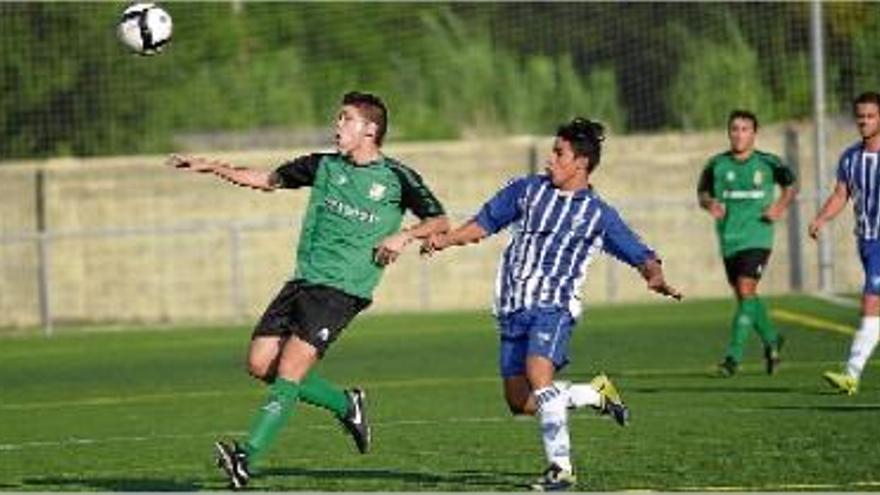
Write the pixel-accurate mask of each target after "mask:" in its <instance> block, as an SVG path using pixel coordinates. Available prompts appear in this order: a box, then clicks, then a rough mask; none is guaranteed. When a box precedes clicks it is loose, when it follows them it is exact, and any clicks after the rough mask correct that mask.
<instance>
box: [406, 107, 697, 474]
mask: <svg viewBox="0 0 880 495" xmlns="http://www.w3.org/2000/svg"><path fill="white" fill-rule="evenodd" d="M603 140H604V129H603V127H602V125H601V124H599V123H597V122H593V121H590V120H587V119H584V118H576V119H574V120H572V121H571V122H569V123H567V124H565V125H562V126H561V127H559V129H558V130H557V133H556V139H555V141H554V144H553V149H552V152H551V154H550V156H549V158H548V159H547V164H546V174H544V175H530V176H526V177H521V178H517V179H514V180H513V181H511V182H510V183H509V184H508V185H507V186H506V187H504V188H503V189H501V190H500V191H499V192H498V193H496V194H495V196H494V197H493V198H491V199H490V200H489V201H488V202H487V203H486V204H485V205H483V207H482V209H481V210H480V211H479V213H478V214H477V215H476V216H475V217H474V218H473V219H471V220H470V221H468V222H466V223H465V224H463V225H462V226H460V227H458V228H457V229H455V230H454V231H452V232H449V233H448V234H442V235H436V236H433V237H431V238H430V239H428V240H427V241H426V243H425V245H424V246H423V251H425V252H427V253H431V252H433V251H441V250H443V249H446V248H448V247H450V246H463V245H466V244H470V243H475V242H479V241H480V240H481V239H483V238H485V237H487V236H489V235H492V234H495V233H497V232H499V231H501V230H502V229H504V228H505V227H508V226H510V234H511V238H510V243H509V244H508V245H507V248H506V249H505V251H504V254H503V256H502V259H501V265H500V267H499V270H498V277H497V280H496V284H495V304H494V306H495V307H494V312H495V315H496V318H497V321H498V327H499V330H500V347H501V348H500V363H499V364H500V371H501V375H502V378H503V385H504V395H505V398H506V400H507V404H508V406H509V407H510V410H511V412H512V413H513V414H529V415H537V417H538V419H539V422H540V431H541V437H542V441H543V444H544V451H545V454H546V457H547V462H548V464H549V466H548V467H547V469H546V470H545V471H544V473H543V475H542V476H541V477H540V478H539V479H538V480H537V481H536V482H535V483H534V484H533V485H531V487H532V488H533V489H535V490H546V491H550V490H565V489H568V488H570V487H572V486H573V485H574V484H575V482H576V478H575V473H574V468H573V466H572V462H571V457H570V437H569V431H568V412H567V411H568V409H575V408H581V407H586V406H591V407H593V408H595V409H596V410H598V411H599V412H600V413H603V414H609V415H611V416H612V417H613V418H614V420H615V421H617V423H618V424H620V425H621V426H623V425H625V424H626V423H627V421H628V417H629V411H628V409H627V408H626V406H625V405H624V404H623V402H622V401H621V399H620V395H619V394H618V393H617V391H616V390H615V388H614V385H613V384H612V383H611V382H610V381H609V380H608V378H607V377H606V376H605V375H599V376H597V377H596V378H594V379H593V380H592V381H591V382H590V383H583V384H571V383H566V382H560V381H554V374H555V372H556V371H558V370H560V369H561V368H562V367H564V366H565V365H566V364H567V363H568V344H569V339H570V337H571V333H572V331H573V330H574V328H575V324H576V320H577V318H578V316H579V315H580V313H581V295H580V293H581V288H582V286H583V282H584V279H585V276H586V270H587V267H588V266H589V264H590V262H591V261H592V260H593V258H594V257H595V255H596V254H597V253H598V252H599V251H600V250H605V251H606V252H608V253H610V254H611V255H613V256H614V257H616V258H618V259H619V260H621V261H623V262H625V263H627V264H629V265H631V266H633V267H636V268H637V269H638V270H639V272H640V273H641V275H642V276H643V277H644V278H645V280H646V281H647V283H648V288H649V289H651V290H654V291H656V292H658V293H660V294H663V295H667V296H671V297H674V298H676V299H680V298H681V294H680V293H679V292H678V291H676V290H675V289H673V288H672V287H670V286H669V285H668V284H667V283H666V281H665V280H664V277H663V270H662V269H661V266H660V261H659V259H658V258H657V256H656V254H655V253H654V251H652V250H651V249H649V248H648V247H647V246H645V245H644V244H643V243H642V242H641V241H640V240H639V238H638V236H637V235H636V234H635V233H633V232H632V231H631V230H630V229H629V227H627V225H626V224H625V223H624V222H623V220H622V219H621V218H620V216H619V215H618V213H617V211H616V210H615V209H614V208H612V207H611V206H610V205H608V204H607V203H605V202H604V201H603V200H602V199H600V198H599V196H598V195H597V194H596V192H595V191H594V190H593V188H592V186H591V185H590V175H591V173H592V172H593V171H595V169H596V167H597V166H598V165H599V160H600V156H601V146H602V141H603Z"/></svg>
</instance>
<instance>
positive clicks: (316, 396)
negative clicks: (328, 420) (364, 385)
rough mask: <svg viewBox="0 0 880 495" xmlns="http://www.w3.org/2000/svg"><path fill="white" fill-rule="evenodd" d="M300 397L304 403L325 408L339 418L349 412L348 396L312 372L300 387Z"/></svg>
mask: <svg viewBox="0 0 880 495" xmlns="http://www.w3.org/2000/svg"><path fill="white" fill-rule="evenodd" d="M299 396H300V398H301V399H302V400H303V402H307V403H309V404H311V405H313V406H318V407H323V408H324V409H327V410H329V411H331V412H333V413H334V414H336V415H337V416H344V415H345V414H346V413H347V412H348V396H347V395H345V392H343V391H342V389H340V388H338V387H336V386H335V385H333V384H332V383H330V382H328V381H327V380H325V379H323V378H321V377H320V376H318V374H317V373H315V372H314V371H310V372H309V374H308V375H306V377H305V378H303V381H302V383H300V386H299Z"/></svg>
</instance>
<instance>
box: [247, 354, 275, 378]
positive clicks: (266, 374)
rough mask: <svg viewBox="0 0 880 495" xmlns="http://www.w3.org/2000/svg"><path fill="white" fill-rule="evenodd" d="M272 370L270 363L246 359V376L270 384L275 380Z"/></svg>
mask: <svg viewBox="0 0 880 495" xmlns="http://www.w3.org/2000/svg"><path fill="white" fill-rule="evenodd" d="M273 368H274V367H273V366H272V363H271V362H270V363H265V362H263V361H260V360H256V359H248V362H247V371H248V374H249V375H251V376H252V377H254V378H256V379H257V380H262V381H264V382H271V381H272V380H273V379H274V378H275V370H274V369H273Z"/></svg>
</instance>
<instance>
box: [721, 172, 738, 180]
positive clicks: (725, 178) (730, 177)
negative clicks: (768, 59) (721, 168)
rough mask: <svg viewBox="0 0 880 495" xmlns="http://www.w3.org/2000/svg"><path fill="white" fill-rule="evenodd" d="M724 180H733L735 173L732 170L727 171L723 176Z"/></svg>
mask: <svg viewBox="0 0 880 495" xmlns="http://www.w3.org/2000/svg"><path fill="white" fill-rule="evenodd" d="M724 180H726V181H727V182H733V181H735V180H736V174H735V173H734V172H733V170H728V171H727V175H726V176H725V177H724Z"/></svg>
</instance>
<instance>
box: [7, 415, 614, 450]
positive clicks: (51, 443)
mask: <svg viewBox="0 0 880 495" xmlns="http://www.w3.org/2000/svg"><path fill="white" fill-rule="evenodd" d="M522 418H523V419H526V420H528V419H531V418H530V417H527V416H523V417H522ZM519 419H520V417H518V416H517V417H511V416H495V417H485V418H448V419H445V420H433V419H404V420H399V421H383V422H372V424H373V426H374V427H375V426H378V427H380V428H397V427H401V426H403V427H405V426H435V425H440V424H479V423H506V422H510V421H517V420H519ZM570 419H572V420H579V421H582V420H590V421H593V420H603V421H604V420H606V419H608V418H603V417H600V416H597V415H592V414H586V415H572V416H571V418H570ZM609 420H610V419H609ZM298 428H304V429H308V430H337V429H339V427H338V426H337V425H303V426H298ZM245 435H247V432H246V431H222V432H206V433H195V434H193V433H189V434H168V435H133V436H115V437H106V438H76V437H71V438H64V439H59V440H40V441H33V442H21V443H0V452H5V451H13V450H22V449H31V448H45V447H67V446H75V445H102V444H110V443H138V442H153V441H162V440H185V439H197V438H207V439H217V438H228V437H242V436H245Z"/></svg>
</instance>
